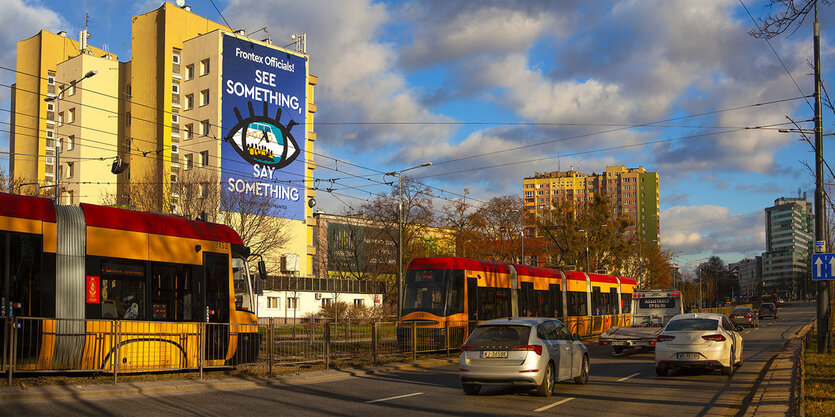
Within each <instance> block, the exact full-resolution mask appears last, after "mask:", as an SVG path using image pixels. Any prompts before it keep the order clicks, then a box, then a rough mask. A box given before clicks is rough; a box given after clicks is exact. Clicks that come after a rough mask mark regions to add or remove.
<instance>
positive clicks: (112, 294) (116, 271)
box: [100, 259, 145, 320]
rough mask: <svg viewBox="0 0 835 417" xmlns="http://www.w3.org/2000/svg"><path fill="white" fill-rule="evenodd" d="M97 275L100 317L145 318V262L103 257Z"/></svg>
mask: <svg viewBox="0 0 835 417" xmlns="http://www.w3.org/2000/svg"><path fill="white" fill-rule="evenodd" d="M100 276H101V291H100V292H101V304H100V305H101V318H103V319H116V318H118V319H127V320H144V319H145V262H140V261H129V260H127V259H114V260H105V261H102V263H101V275H100Z"/></svg>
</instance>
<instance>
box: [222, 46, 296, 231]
mask: <svg viewBox="0 0 835 417" xmlns="http://www.w3.org/2000/svg"><path fill="white" fill-rule="evenodd" d="M222 71H223V76H222V94H221V97H222V98H221V99H222V107H221V117H222V121H223V127H222V130H221V132H222V133H223V138H224V139H223V142H222V144H221V156H222V158H221V162H220V170H221V182H222V187H223V190H224V192H225V193H239V194H244V195H246V197H247V198H263V199H265V200H266V201H267V202H268V203H269V207H270V210H269V213H270V214H271V215H272V216H275V217H283V218H287V219H293V220H304V204H305V201H304V197H305V193H304V191H305V188H304V178H305V177H304V176H305V170H304V161H305V149H304V147H305V130H306V116H307V108H306V106H307V100H306V98H305V92H306V87H307V60H306V59H305V58H304V57H301V56H298V55H294V54H291V53H287V52H283V51H280V50H277V49H273V48H269V47H266V46H263V45H259V44H255V43H252V42H249V41H247V40H244V39H241V38H237V37H235V36H232V35H224V36H223V68H222Z"/></svg>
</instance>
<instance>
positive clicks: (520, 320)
mask: <svg viewBox="0 0 835 417" xmlns="http://www.w3.org/2000/svg"><path fill="white" fill-rule="evenodd" d="M551 320H553V321H559V320H557V319H555V318H552V317H508V318H504V319H493V320H487V321H485V322H483V323H479V324H478V325H479V326H484V325H517V326H534V325H537V324H539V323H542V322H544V321H551Z"/></svg>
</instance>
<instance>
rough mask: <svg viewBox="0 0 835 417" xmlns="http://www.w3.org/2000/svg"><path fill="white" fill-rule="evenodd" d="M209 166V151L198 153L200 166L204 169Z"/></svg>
mask: <svg viewBox="0 0 835 417" xmlns="http://www.w3.org/2000/svg"><path fill="white" fill-rule="evenodd" d="M207 165H209V151H203V152H200V166H201V167H204V166H207Z"/></svg>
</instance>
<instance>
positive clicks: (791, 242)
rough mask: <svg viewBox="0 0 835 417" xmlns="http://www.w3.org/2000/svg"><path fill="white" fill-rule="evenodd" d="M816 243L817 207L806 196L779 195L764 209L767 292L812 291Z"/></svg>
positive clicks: (764, 286)
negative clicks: (815, 222) (813, 251)
mask: <svg viewBox="0 0 835 417" xmlns="http://www.w3.org/2000/svg"><path fill="white" fill-rule="evenodd" d="M813 242H814V210H813V207H812V203H810V202H809V201H806V198H804V197H801V198H786V197H780V198H778V199H776V200H774V205H773V206H771V207H768V208H766V209H765V244H766V251H765V252H764V253H763V255H762V282H763V292H764V293H775V292H782V291H785V292H787V293H788V294H794V295H798V294H802V293H804V292H809V291H810V290H811V284H810V272H811V268H810V262H811V253H812V244H813Z"/></svg>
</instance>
